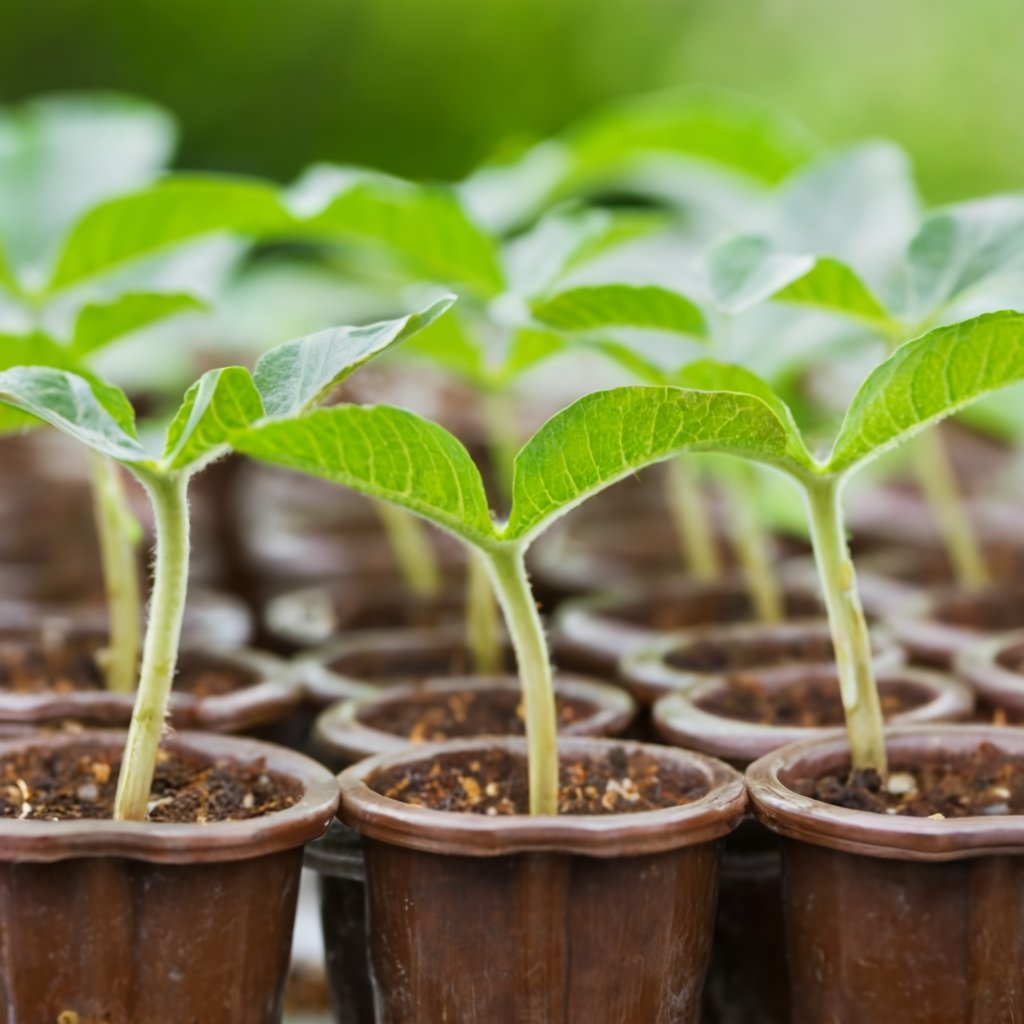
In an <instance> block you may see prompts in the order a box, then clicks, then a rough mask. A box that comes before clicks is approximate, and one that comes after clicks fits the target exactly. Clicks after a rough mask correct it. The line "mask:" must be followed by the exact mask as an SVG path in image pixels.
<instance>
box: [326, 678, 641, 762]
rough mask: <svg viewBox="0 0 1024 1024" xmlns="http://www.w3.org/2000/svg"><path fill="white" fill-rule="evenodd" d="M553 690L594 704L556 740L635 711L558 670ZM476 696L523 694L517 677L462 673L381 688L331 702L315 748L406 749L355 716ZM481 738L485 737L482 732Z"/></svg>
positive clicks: (616, 724) (626, 719)
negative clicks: (430, 699) (425, 700)
mask: <svg viewBox="0 0 1024 1024" xmlns="http://www.w3.org/2000/svg"><path fill="white" fill-rule="evenodd" d="M554 684H555V692H556V693H557V694H561V695H562V696H566V697H571V698H575V699H577V700H580V701H585V702H587V703H589V704H591V705H592V706H593V710H592V711H591V713H590V714H588V715H586V716H584V717H583V718H581V719H579V720H578V721H576V722H572V723H571V724H570V725H569V726H568V727H567V728H565V729H560V730H559V736H602V735H609V734H611V733H614V732H617V731H620V730H622V729H625V728H626V726H628V725H629V723H630V722H632V721H633V719H634V717H635V716H636V712H637V705H636V701H634V700H633V698H632V697H631V696H630V695H629V694H628V693H627V692H626V691H625V690H623V689H622V688H621V687H619V686H614V685H612V684H611V683H604V682H601V681H599V680H596V679H588V678H586V677H584V676H579V675H575V674H573V673H568V672H556V673H555V676H554ZM467 690H468V691H472V692H475V693H479V692H482V691H486V690H498V691H501V692H505V693H508V692H514V693H516V694H521V693H522V685H521V684H520V682H519V678H518V676H514V675H494V676H482V675H466V676H444V677H432V678H428V679H425V680H423V681H422V682H416V683H397V684H394V685H391V686H386V687H382V688H381V689H379V690H378V691H377V692H376V693H373V694H369V695H366V696H363V697H354V698H349V699H348V700H344V701H339V702H337V703H336V704H332V705H331V706H330V707H328V708H327V709H326V710H324V711H322V712H321V713H320V715H319V716H318V717H317V720H316V723H315V724H314V726H313V737H314V740H315V742H316V744H317V746H318V747H319V748H320V749H322V750H324V751H326V752H327V753H329V754H331V755H333V756H335V757H337V758H342V759H345V760H350V761H356V760H361V759H362V758H364V757H372V756H374V755H376V754H383V753H390V752H392V751H399V750H404V749H405V748H406V747H409V746H410V745H414V746H418V747H422V746H423V744H411V741H410V740H409V738H408V737H407V736H401V735H399V734H397V733H393V732H386V731H385V730H383V729H375V728H373V727H372V726H369V725H367V724H366V723H365V722H363V721H362V720H361V719H360V717H359V715H360V712H362V711H363V710H364V709H365V708H367V707H369V706H380V705H388V704H396V703H400V702H402V701H406V700H410V699H411V700H416V699H417V698H422V697H424V696H427V695H430V694H445V693H459V692H463V691H467ZM481 735H485V734H483V733H481Z"/></svg>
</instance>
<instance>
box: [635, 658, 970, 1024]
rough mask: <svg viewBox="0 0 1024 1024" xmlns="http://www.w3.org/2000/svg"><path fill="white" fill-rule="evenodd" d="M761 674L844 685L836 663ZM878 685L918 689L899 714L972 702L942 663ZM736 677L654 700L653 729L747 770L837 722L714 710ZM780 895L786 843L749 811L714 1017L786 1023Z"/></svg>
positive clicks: (904, 718)
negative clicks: (786, 721) (782, 721)
mask: <svg viewBox="0 0 1024 1024" xmlns="http://www.w3.org/2000/svg"><path fill="white" fill-rule="evenodd" d="M754 675H756V676H757V678H758V681H759V683H761V685H762V686H763V687H764V689H766V690H768V691H769V692H770V691H771V690H772V689H775V688H779V687H782V686H785V685H788V684H790V683H793V682H796V681H798V680H799V681H809V682H812V683H819V684H821V685H828V686H830V687H832V688H834V689H835V690H836V691H837V692H838V687H839V683H838V679H837V677H836V673H835V668H834V667H828V668H826V667H822V666H789V667H788V669H787V670H786V671H785V672H775V673H774V674H773V675H772V676H771V678H770V679H762V678H761V676H760V673H757V672H755V673H754ZM878 684H879V688H880V689H881V691H882V693H883V694H884V693H885V692H886V691H889V692H892V691H893V690H898V691H899V692H901V693H902V694H903V695H904V696H911V695H914V696H916V699H917V701H918V702H917V703H916V705H915V706H913V707H911V708H908V709H907V710H906V711H904V712H903V713H902V714H900V715H898V716H896V717H895V718H894V719H893V722H894V723H900V724H902V723H912V722H929V721H935V722H952V721H959V720H961V719H964V718H967V717H968V716H969V715H970V713H971V710H972V709H973V706H974V698H973V695H972V694H971V692H970V691H969V690H968V689H967V688H966V687H964V686H961V685H960V684H958V683H956V682H954V681H953V680H952V679H949V678H947V677H945V676H941V675H938V674H936V673H934V672H923V671H921V670H920V669H907V668H897V669H891V670H889V671H887V672H885V673H882V674H880V675H879V677H878ZM728 686H729V680H728V678H723V677H719V678H714V679H709V680H707V681H705V682H703V683H701V684H699V685H697V686H695V687H693V688H692V689H690V690H688V691H685V692H676V693H672V694H668V695H666V696H665V697H662V698H661V699H660V700H659V701H658V702H657V704H655V706H654V712H653V717H654V726H655V729H656V730H657V732H658V733H659V734H660V735H661V736H662V737H664V738H665V739H666V740H667V741H668V742H671V743H677V744H679V745H680V746H683V747H687V748H689V749H691V750H699V751H700V752H701V753H704V754H710V755H712V756H714V757H720V758H722V759H723V760H725V761H727V762H728V763H730V764H732V765H735V766H736V767H738V768H740V769H741V770H742V769H745V768H746V767H747V766H748V765H749V764H750V762H752V761H754V760H756V759H757V758H759V757H762V756H763V755H765V754H767V753H769V752H770V751H773V750H777V749H778V748H779V747H781V746H784V745H785V744H787V743H791V742H793V741H795V740H798V739H807V738H809V737H812V736H822V735H834V734H835V731H836V730H835V728H821V729H815V728H806V727H804V728H801V727H797V726H773V725H764V724H758V723H753V722H744V721H740V720H737V719H735V718H728V717H725V716H722V715H720V714H716V713H715V712H713V711H711V710H708V709H707V708H706V706H705V705H706V704H707V703H708V702H709V701H712V700H713V699H714V698H715V697H716V696H718V695H719V694H720V693H721V692H722V690H723V689H725V688H727V687H728ZM915 691H916V694H915ZM782 903H783V896H782V864H781V858H780V851H779V846H778V842H777V841H776V839H775V837H774V836H773V835H772V834H771V833H770V832H769V831H768V830H767V829H765V828H763V827H762V826H760V825H759V824H757V823H756V822H754V821H753V820H749V819H748V820H746V821H745V822H744V823H743V825H741V826H740V828H739V829H738V830H737V831H736V832H734V833H733V834H732V835H730V836H729V838H728V840H727V841H726V845H725V854H724V858H723V861H722V881H721V888H720V890H719V905H718V916H717V917H716V919H715V942H714V949H713V951H712V957H711V967H710V970H709V973H708V990H707V995H706V1000H707V1003H708V1006H707V1009H706V1013H705V1016H706V1017H707V1018H708V1019H710V1020H711V1021H717V1022H722V1024H727V1022H731V1021H736V1022H741V1024H742V1022H747V1021H765V1022H771V1024H788V1021H789V989H788V985H787V983H786V958H785V940H784V927H783V920H782Z"/></svg>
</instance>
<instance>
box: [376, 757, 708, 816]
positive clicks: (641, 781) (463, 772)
mask: <svg viewBox="0 0 1024 1024" xmlns="http://www.w3.org/2000/svg"><path fill="white" fill-rule="evenodd" d="M559 778H560V788H559V796H558V813H559V814H574V815H605V814H629V813H636V812H638V811H652V810H661V809H663V808H666V807H678V806H680V805H682V804H688V803H692V802H693V801H694V800H698V799H700V798H701V797H702V796H704V794H705V793H706V792H707V784H706V782H705V780H704V777H703V776H702V775H701V774H699V773H698V772H697V771H692V772H688V771H686V770H685V769H681V768H678V767H676V766H675V765H674V764H673V765H668V764H666V763H665V762H663V761H661V760H659V759H657V758H654V757H652V756H651V755H650V754H647V753H645V752H643V751H640V750H622V749H617V750H614V751H613V752H612V753H611V754H609V755H607V756H605V757H583V758H575V759H573V760H571V761H566V760H565V759H563V760H562V762H561V765H560V769H559ZM367 784H368V785H369V786H370V788H371V789H373V790H374V791H375V792H377V793H380V794H381V795H382V796H386V797H389V798H391V799H393V800H399V801H401V802H402V803H406V804H413V805H415V806H418V807H429V808H432V809H434V810H440V811H459V812H463V813H468V814H488V815H504V814H526V813H528V811H529V792H528V783H527V777H526V761H525V759H524V758H523V757H520V756H518V755H515V754H511V753H509V752H507V751H504V750H481V751H474V752H472V753H464V754H461V753H460V754H446V755H444V756H443V757H442V758H436V759H434V760H431V761H424V762H422V763H420V764H414V765H403V766H400V767H395V768H389V769H387V770H385V771H378V772H376V773H374V774H373V775H371V776H370V778H369V779H368V780H367Z"/></svg>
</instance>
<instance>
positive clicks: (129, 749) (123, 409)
mask: <svg viewBox="0 0 1024 1024" xmlns="http://www.w3.org/2000/svg"><path fill="white" fill-rule="evenodd" d="M449 305H450V300H448V299H445V300H442V301H440V302H438V303H435V304H434V305H432V306H430V307H428V308H427V309H425V310H423V311H422V312H420V313H416V314H412V315H411V316H408V317H405V318H403V319H401V320H395V321H388V322H385V323H380V324H373V325H370V326H368V327H357V328H349V327H342V328H336V329H332V330H328V331H323V332H320V333H319V334H314V335H311V336H309V337H307V338H300V339H298V340H296V341H291V342H286V343H285V344H284V345H281V346H279V347H277V348H275V349H272V350H271V351H270V352H268V353H266V355H264V356H263V357H262V358H261V359H260V360H259V362H258V363H257V364H256V368H255V371H254V372H253V373H252V374H250V373H249V371H248V370H246V369H244V368H243V367H239V366H234V367H227V368H224V369H219V370H211V371H210V372H208V373H205V374H204V375H203V376H202V377H201V378H200V379H199V380H198V381H197V382H196V383H195V384H193V385H192V387H191V388H190V389H189V390H188V392H187V393H186V395H185V397H184V400H183V401H182V404H181V407H180V408H179V410H178V412H177V413H176V414H175V416H174V418H173V420H172V421H171V423H170V426H169V427H168V428H167V431H166V434H165V437H164V442H163V446H162V450H161V452H160V454H159V455H153V454H151V453H150V452H149V451H148V450H147V449H146V448H145V447H144V446H143V444H142V442H141V441H140V439H139V435H138V432H137V431H136V428H135V416H134V411H133V410H132V407H131V405H130V404H129V402H128V400H127V398H126V397H125V395H124V393H123V392H121V391H120V390H119V389H117V388H116V387H114V386H112V385H109V384H103V383H100V382H98V381H96V380H95V379H93V380H90V379H87V378H85V377H82V376H79V375H78V374H75V373H71V372H68V371H66V370H59V369H55V368H53V367H39V366H21V367H15V368H13V369H9V370H6V371H4V372H2V373H0V401H4V402H6V403H8V404H10V405H12V406H14V407H15V408H17V409H19V410H21V411H23V412H26V413H28V414H30V415H32V416H35V417H38V418H39V419H41V420H43V421H44V422H46V423H49V424H50V425H51V426H54V427H56V428H57V429H59V430H62V431H63V432H64V433H66V434H68V435H69V436H71V437H73V438H75V439H77V440H78V441H80V442H81V443H82V444H83V445H85V447H86V448H87V449H89V450H90V452H92V453H94V454H95V456H96V457H98V458H103V459H106V460H111V461H113V462H115V463H119V464H120V465H122V466H124V467H125V468H126V469H127V470H128V471H129V472H130V473H132V475H134V476H135V477H136V479H137V480H138V481H139V482H140V483H141V484H142V486H143V488H144V489H145V491H146V493H147V495H148V497H149V499H150V502H151V503H152V506H153V512H154V518H155V524H156V556H155V563H154V564H155V570H154V580H153V592H152V603H151V607H150V612H149V619H148V623H147V627H146V635H145V642H144V644H143V653H142V664H141V670H140V678H139V687H138V693H137V696H136V700H135V707H134V709H133V712H132V720H131V725H130V728H129V732H128V741H127V746H126V749H125V755H124V760H123V764H122V768H121V775H120V777H119V779H118V789H117V796H116V802H115V811H114V813H115V817H116V818H119V819H126V820H141V819H143V818H144V817H145V815H146V809H147V803H148V800H149V793H150V789H151V786H152V781H153V774H154V771H155V767H156V759H157V751H158V748H159V743H160V736H161V733H162V731H163V727H164V718H165V716H166V711H167V702H168V699H169V695H170V690H171V685H172V681H173V679H174V672H175V667H176V664H177V657H178V644H179V638H180V634H181V623H182V616H183V614H184V610H185V598H186V592H187V587H188V563H189V523H188V502H187V495H188V486H189V483H190V481H191V480H192V478H193V477H194V476H195V475H196V474H197V473H198V472H200V471H201V470H202V469H203V468H204V467H206V466H207V465H209V464H210V463H211V462H213V461H214V460H215V459H217V458H219V457H220V456H221V455H224V454H225V453H227V451H228V450H229V445H228V438H229V437H230V436H231V435H232V434H233V433H234V432H236V431H239V430H241V429H243V428H244V427H246V426H248V425H250V424H252V423H255V422H257V421H260V420H265V419H271V420H272V419H274V418H278V417H288V416H294V415H296V414H297V413H300V412H302V411H304V410H307V409H309V408H311V407H312V406H314V405H315V404H317V403H318V402H319V401H321V400H322V399H323V398H324V397H325V396H326V395H327V394H328V393H329V392H330V391H332V390H333V389H334V388H335V387H336V386H337V385H338V384H340V383H341V382H342V381H343V380H344V379H345V378H346V377H348V376H349V375H350V374H351V373H352V372H353V371H354V370H356V369H357V368H358V367H360V366H361V365H362V364H363V363H365V362H366V361H367V360H369V359H372V358H373V357H374V356H376V355H378V354H379V353H380V352H382V351H384V350H385V349H386V348H387V347H388V346H390V345H392V344H395V343H397V342H399V341H401V340H402V339H404V338H405V337H407V336H408V335H410V334H412V333H414V332H415V331H416V330H418V329H419V328H420V327H421V326H423V325H425V324H426V323H429V322H430V321H431V320H432V319H433V318H434V317H436V316H439V315H440V314H441V313H443V312H444V310H446V309H447V308H448V306H449Z"/></svg>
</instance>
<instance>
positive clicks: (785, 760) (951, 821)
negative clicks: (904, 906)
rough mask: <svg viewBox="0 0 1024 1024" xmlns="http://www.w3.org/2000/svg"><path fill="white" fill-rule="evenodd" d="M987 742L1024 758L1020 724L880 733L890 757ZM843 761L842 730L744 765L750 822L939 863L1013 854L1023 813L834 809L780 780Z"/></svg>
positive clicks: (1022, 844)
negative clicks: (940, 814) (937, 814)
mask: <svg viewBox="0 0 1024 1024" xmlns="http://www.w3.org/2000/svg"><path fill="white" fill-rule="evenodd" d="M982 742H990V743H992V744H994V745H995V746H998V747H1000V748H1002V749H1004V750H1011V751H1012V752H1014V753H1015V754H1018V755H1020V756H1022V757H1024V729H1014V728H1011V727H1005V726H991V725H975V724H964V725H914V726H900V727H899V728H897V729H892V730H888V731H887V732H886V748H887V750H888V752H889V755H890V757H894V758H897V759H899V758H901V757H903V758H907V759H908V760H912V761H919V760H921V759H922V757H927V756H928V755H944V756H949V754H950V753H952V754H956V753H961V752H963V753H966V752H968V751H970V750H973V749H975V748H976V747H977V746H978V745H979V743H982ZM848 764H849V746H848V744H847V741H846V737H845V735H843V734H842V733H839V734H833V735H831V736H826V737H819V738H816V739H810V740H803V741H801V742H798V743H791V744H789V745H788V746H785V747H782V748H780V749H779V750H775V751H773V752H772V753H770V754H766V755H765V756H764V757H762V758H760V759H759V760H757V761H755V762H754V763H753V764H752V765H751V766H750V767H749V768H748V769H747V776H746V778H747V790H748V793H749V795H750V801H751V805H752V808H753V810H754V813H755V815H756V816H757V818H758V820H759V821H761V822H762V823H763V824H764V825H767V826H768V828H770V829H771V830H772V831H773V832H777V833H779V834H780V835H782V836H784V837H786V838H787V839H794V840H798V841H800V842H804V843H809V844H811V845H813V846H823V847H827V848H828V849H832V850H839V851H841V852H843V853H853V854H858V855H860V856H866V857H879V858H883V859H889V860H912V861H925V862H942V861H952V860H962V859H966V858H974V857H987V856H998V855H1007V854H1016V855H1019V854H1020V853H1021V852H1022V850H1024V816H1022V815H1003V816H984V815H978V816H973V817H969V818H944V819H942V820H941V821H940V820H933V819H931V818H911V817H906V816H904V815H888V814H876V813H873V812H871V811H859V810H853V809H851V808H848V807H834V806H832V805H831V804H827V803H824V802H822V801H820V800H812V799H811V798H810V797H805V796H800V795H799V794H798V793H796V792H794V791H793V790H792V789H790V788H789V787H788V786H787V785H786V782H785V778H786V777H787V776H788V777H790V778H791V777H792V775H793V774H794V773H796V772H806V773H808V774H821V773H824V772H827V771H829V770H834V769H835V768H839V767H841V766H845V765H848Z"/></svg>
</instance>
